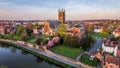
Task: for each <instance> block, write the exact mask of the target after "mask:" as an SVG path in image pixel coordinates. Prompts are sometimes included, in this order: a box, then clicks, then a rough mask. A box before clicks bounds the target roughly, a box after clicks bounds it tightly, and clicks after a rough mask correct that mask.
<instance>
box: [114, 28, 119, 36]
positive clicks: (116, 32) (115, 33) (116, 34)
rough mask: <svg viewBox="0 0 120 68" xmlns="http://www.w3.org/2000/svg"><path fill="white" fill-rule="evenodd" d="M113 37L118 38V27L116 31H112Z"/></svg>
mask: <svg viewBox="0 0 120 68" xmlns="http://www.w3.org/2000/svg"><path fill="white" fill-rule="evenodd" d="M113 35H114V36H115V37H118V36H120V27H118V28H117V29H115V30H114V31H113Z"/></svg>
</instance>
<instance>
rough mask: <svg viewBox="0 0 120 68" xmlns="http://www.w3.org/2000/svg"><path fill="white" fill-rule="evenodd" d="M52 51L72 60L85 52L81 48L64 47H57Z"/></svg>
mask: <svg viewBox="0 0 120 68" xmlns="http://www.w3.org/2000/svg"><path fill="white" fill-rule="evenodd" d="M51 50H52V51H53V52H56V53H58V54H61V55H64V56H67V57H70V58H76V57H77V56H78V55H79V54H80V53H81V52H83V50H82V49H80V48H71V47H67V46H64V45H57V46H55V47H52V48H51Z"/></svg>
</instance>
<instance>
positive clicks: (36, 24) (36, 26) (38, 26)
mask: <svg viewBox="0 0 120 68" xmlns="http://www.w3.org/2000/svg"><path fill="white" fill-rule="evenodd" d="M33 28H39V29H41V28H42V26H40V25H39V24H38V23H35V24H34V26H33Z"/></svg>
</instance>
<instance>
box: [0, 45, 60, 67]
mask: <svg viewBox="0 0 120 68" xmlns="http://www.w3.org/2000/svg"><path fill="white" fill-rule="evenodd" d="M1 65H6V66H8V68H61V67H60V66H58V65H55V64H53V63H50V62H48V61H46V60H44V59H42V58H39V57H37V56H34V55H32V54H30V53H28V52H25V51H23V50H20V49H17V48H15V47H11V46H9V45H3V44H0V66H1Z"/></svg>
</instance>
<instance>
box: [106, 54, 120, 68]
mask: <svg viewBox="0 0 120 68" xmlns="http://www.w3.org/2000/svg"><path fill="white" fill-rule="evenodd" d="M105 59H106V60H105V66H106V68H120V59H119V58H115V57H113V56H111V55H108V54H107V55H106V57H105Z"/></svg>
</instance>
